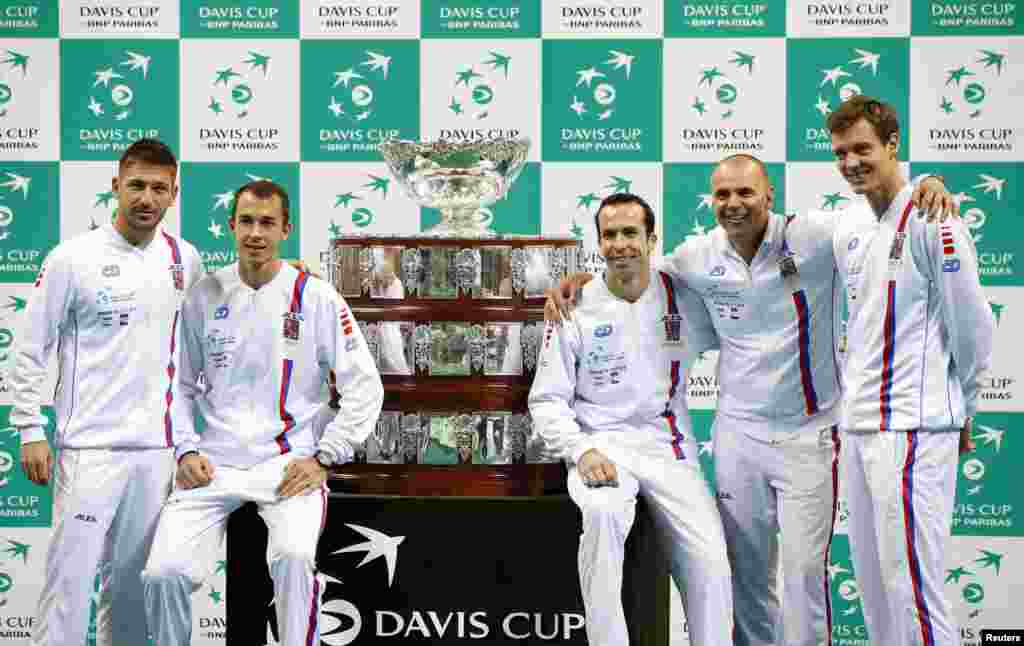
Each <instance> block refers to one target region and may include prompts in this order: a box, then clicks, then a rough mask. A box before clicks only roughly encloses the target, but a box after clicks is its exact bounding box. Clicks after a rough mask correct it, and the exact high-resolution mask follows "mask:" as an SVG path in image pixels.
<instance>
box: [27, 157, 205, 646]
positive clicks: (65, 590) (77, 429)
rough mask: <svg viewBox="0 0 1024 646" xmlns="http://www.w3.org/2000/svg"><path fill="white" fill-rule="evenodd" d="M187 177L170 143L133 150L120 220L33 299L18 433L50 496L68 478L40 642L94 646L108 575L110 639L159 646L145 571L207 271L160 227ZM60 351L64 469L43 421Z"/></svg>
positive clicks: (61, 259)
mask: <svg viewBox="0 0 1024 646" xmlns="http://www.w3.org/2000/svg"><path fill="white" fill-rule="evenodd" d="M177 172H178V167H177V161H176V160H175V158H174V154H173V153H172V152H171V151H170V149H169V148H168V147H167V146H165V145H164V144H162V143H161V142H159V141H155V140H152V139H141V140H139V141H136V142H135V143H133V144H132V145H131V146H129V147H128V149H127V150H126V151H125V152H124V154H123V155H122V156H121V160H120V162H119V163H118V173H117V177H115V178H114V179H113V180H112V182H111V187H112V190H113V192H114V193H115V194H116V195H117V212H116V214H115V216H114V219H113V222H112V223H106V224H104V225H103V226H101V227H99V228H98V229H95V230H93V231H90V232H88V233H84V234H82V235H80V236H77V237H75V238H72V239H70V240H67V241H65V242H62V243H61V244H59V245H57V247H56V248H54V250H53V251H52V252H50V254H49V256H48V257H47V259H46V262H45V263H44V264H43V268H42V269H41V270H40V272H39V277H38V278H37V279H36V286H35V289H34V290H33V292H32V295H31V297H30V298H29V302H28V308H27V314H26V316H27V317H28V319H29V323H28V325H27V326H26V331H25V336H24V337H23V339H22V341H21V344H20V346H19V348H18V353H17V363H16V366H15V370H14V379H13V383H14V408H13V410H12V412H11V424H13V425H14V426H15V427H17V428H18V430H19V431H20V433H21V464H22V468H23V469H24V470H25V474H26V475H27V476H28V478H29V479H30V480H32V481H33V482H35V483H36V484H38V485H43V486H45V485H47V484H48V483H49V482H50V478H51V471H55V473H53V474H52V477H53V480H54V484H53V496H54V503H53V517H54V526H53V533H52V535H51V539H50V547H49V550H48V552H47V560H46V578H45V582H44V584H43V590H42V593H41V595H40V597H39V609H38V613H37V616H36V621H37V623H36V628H35V631H34V633H33V636H32V644H34V645H35V646H65V645H67V644H76V645H77V644H83V643H85V634H86V629H87V624H88V623H89V603H90V601H91V599H92V591H93V582H94V580H95V578H96V573H97V571H99V572H101V573H102V574H103V583H102V586H103V595H104V596H103V599H102V600H101V604H100V612H99V615H98V617H97V642H98V643H99V644H104V645H106V644H145V643H146V634H147V630H146V623H145V613H144V611H143V605H142V584H141V581H140V579H139V573H140V572H141V571H142V567H143V566H144V565H145V562H146V556H147V554H148V553H149V546H150V542H151V541H152V537H153V532H154V530H155V529H156V521H157V517H158V515H159V512H160V506H161V504H163V501H164V498H165V497H166V496H167V493H168V491H169V489H170V483H171V475H172V474H173V471H174V458H173V456H172V453H173V452H172V451H171V450H170V448H169V447H170V446H171V445H172V444H171V436H172V428H171V425H170V418H169V416H168V409H169V404H170V399H169V397H170V395H171V393H172V392H173V389H172V385H173V382H174V380H175V367H176V366H177V363H178V359H177V353H176V352H175V350H174V348H175V334H176V326H177V323H178V313H179V307H180V304H181V301H182V298H183V296H184V293H185V290H186V289H187V288H188V287H189V286H190V285H191V284H192V283H194V282H195V281H196V280H198V279H199V276H200V274H201V273H202V263H201V261H200V258H199V254H198V253H197V252H196V250H195V249H194V248H193V247H192V245H190V244H188V243H187V242H185V241H183V240H181V239H179V238H177V237H175V236H172V235H171V234H169V233H167V232H166V231H165V230H164V229H163V227H162V226H161V225H160V223H161V222H162V221H163V219H164V215H165V214H166V212H167V209H168V208H169V207H170V206H171V205H172V204H174V200H175V198H176V197H177V195H178V186H177V183H176V178H177ZM54 346H56V347H57V355H58V361H59V364H60V379H59V381H58V384H57V391H56V393H55V394H54V408H55V409H56V418H57V419H56V428H57V431H56V437H55V443H56V446H57V449H58V451H59V453H58V456H57V459H56V462H55V460H54V457H53V455H52V454H51V452H50V447H49V444H48V443H47V441H46V436H45V434H44V432H43V429H44V426H45V424H46V418H45V417H44V416H43V415H42V413H41V412H40V404H41V403H42V401H43V400H44V398H45V395H44V394H43V392H42V389H43V384H44V383H45V381H46V375H47V364H48V362H49V359H50V354H51V352H52V351H53V349H54ZM54 466H55V467H56V469H54Z"/></svg>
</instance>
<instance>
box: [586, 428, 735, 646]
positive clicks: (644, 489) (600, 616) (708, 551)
mask: <svg viewBox="0 0 1024 646" xmlns="http://www.w3.org/2000/svg"><path fill="white" fill-rule="evenodd" d="M603 444H604V445H603V446H601V447H600V450H601V451H602V452H603V453H604V454H605V455H607V456H608V458H609V459H610V460H611V461H612V462H614V463H615V466H616V468H617V470H618V474H619V486H618V487H598V488H590V487H587V486H586V485H584V484H583V481H582V479H581V478H580V475H579V473H578V472H577V471H576V467H575V466H570V468H569V480H568V485H569V495H570V496H571V497H572V500H573V502H575V503H576V504H577V505H578V506H579V508H580V511H581V512H582V516H583V534H582V535H581V536H580V550H579V575H580V588H581V590H582V592H583V605H584V609H585V612H586V616H587V639H588V641H589V643H590V646H628V644H629V637H628V634H627V631H626V619H625V615H624V613H623V609H622V567H623V561H624V558H625V545H626V537H627V536H628V535H629V530H630V528H631V527H632V526H633V520H634V517H635V513H636V497H637V495H638V494H639V495H641V496H644V498H645V499H646V500H647V503H648V505H649V508H650V509H651V511H652V512H653V514H654V520H655V523H656V524H657V526H658V528H659V530H660V531H661V534H662V536H663V542H664V544H665V546H666V549H667V552H668V554H669V556H670V558H671V568H672V569H671V571H672V578H673V580H674V581H675V584H676V587H677V588H678V589H679V592H680V595H681V596H682V598H683V604H684V606H685V608H684V610H685V612H686V618H687V621H688V622H689V625H690V639H691V642H692V643H693V644H694V646H731V644H732V619H731V618H732V588H731V585H730V580H729V561H728V557H727V556H726V552H725V539H724V537H723V535H722V523H721V520H720V519H719V517H718V510H717V509H716V508H715V504H714V500H713V499H712V498H711V493H710V491H709V490H708V486H707V483H706V482H705V481H704V476H703V474H702V473H701V470H700V463H699V462H697V450H696V446H695V445H694V443H693V440H692V438H688V439H687V441H686V442H684V444H683V451H684V454H685V455H686V458H685V459H683V460H676V459H675V458H674V456H673V455H672V450H671V449H670V448H669V447H668V446H667V445H664V444H662V445H659V446H658V447H648V448H646V450H642V449H638V448H637V447H635V446H633V447H632V448H628V447H626V446H622V445H616V443H615V442H614V441H613V440H612V439H611V438H608V439H607V440H606V441H605V442H604V443H603Z"/></svg>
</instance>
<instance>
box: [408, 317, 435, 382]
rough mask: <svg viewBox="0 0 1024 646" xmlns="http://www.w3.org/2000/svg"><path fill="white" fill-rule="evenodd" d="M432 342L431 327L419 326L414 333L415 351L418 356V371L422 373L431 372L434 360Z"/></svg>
mask: <svg viewBox="0 0 1024 646" xmlns="http://www.w3.org/2000/svg"><path fill="white" fill-rule="evenodd" d="M432 340H433V336H432V335H431V332H430V325H427V324H421V325H417V326H416V328H415V330H414V332H413V351H414V353H415V356H416V369H417V370H419V371H421V372H429V371H430V363H431V359H432V352H431V348H432V345H433V343H432Z"/></svg>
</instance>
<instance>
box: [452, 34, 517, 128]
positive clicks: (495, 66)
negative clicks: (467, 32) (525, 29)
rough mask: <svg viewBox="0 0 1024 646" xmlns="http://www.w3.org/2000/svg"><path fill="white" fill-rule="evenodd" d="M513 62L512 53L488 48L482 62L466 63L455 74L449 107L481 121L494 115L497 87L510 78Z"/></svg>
mask: <svg viewBox="0 0 1024 646" xmlns="http://www.w3.org/2000/svg"><path fill="white" fill-rule="evenodd" d="M511 62H512V57H511V56H508V55H505V54H503V53H501V52H499V51H495V50H489V51H488V56H487V57H486V58H484V59H483V60H481V61H480V62H479V63H477V64H470V65H466V66H464V67H463V68H462V69H461V70H460V71H459V72H457V73H456V74H455V80H454V81H453V83H452V96H451V101H450V102H449V103H448V110H449V111H450V112H451V113H452V114H454V115H456V116H458V117H460V118H471V119H475V120H478V121H482V120H484V119H487V117H489V116H491V110H492V108H493V103H494V100H495V98H496V95H497V88H498V86H499V84H500V83H501V82H502V81H503V80H507V79H508V77H509V65H510V64H511ZM478 70H479V71H478Z"/></svg>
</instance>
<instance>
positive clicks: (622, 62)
mask: <svg viewBox="0 0 1024 646" xmlns="http://www.w3.org/2000/svg"><path fill="white" fill-rule="evenodd" d="M608 53H609V54H611V55H612V57H611V58H609V59H608V60H606V61H605V62H604V64H605V65H613V66H614V67H612V69H616V70H617V69H619V68H620V67H625V68H626V78H627V79H628V78H629V73H630V72H631V71H632V68H633V59H634V58H636V57H635V56H630V55H629V54H626V53H624V52H617V51H615V50H614V49H610V50H608Z"/></svg>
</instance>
